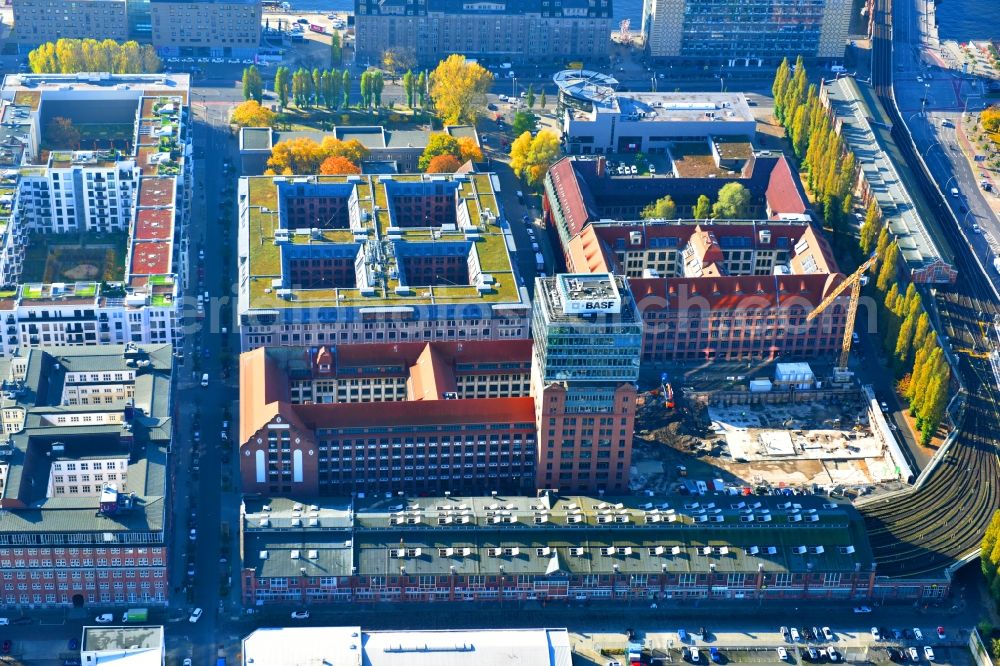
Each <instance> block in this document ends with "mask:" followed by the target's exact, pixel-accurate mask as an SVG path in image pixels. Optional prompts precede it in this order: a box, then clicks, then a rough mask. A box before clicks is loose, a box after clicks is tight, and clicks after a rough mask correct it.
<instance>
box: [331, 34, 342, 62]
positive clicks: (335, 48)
mask: <svg viewBox="0 0 1000 666" xmlns="http://www.w3.org/2000/svg"><path fill="white" fill-rule="evenodd" d="M343 61H344V47H343V45H342V44H341V43H340V33H339V32H337V31H336V30H334V31H333V34H332V35H330V67H337V66H339V65H340V64H341V63H343Z"/></svg>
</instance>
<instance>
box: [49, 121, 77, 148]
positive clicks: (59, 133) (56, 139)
mask: <svg viewBox="0 0 1000 666" xmlns="http://www.w3.org/2000/svg"><path fill="white" fill-rule="evenodd" d="M43 143H44V145H45V146H46V147H51V148H53V149H55V150H77V149H78V148H79V147H80V130H78V129H77V128H76V126H74V125H73V121H72V120H70V119H69V118H64V117H62V116H55V117H54V118H53V119H52V120H50V121H49V123H48V124H47V125H46V126H45V136H44V141H43Z"/></svg>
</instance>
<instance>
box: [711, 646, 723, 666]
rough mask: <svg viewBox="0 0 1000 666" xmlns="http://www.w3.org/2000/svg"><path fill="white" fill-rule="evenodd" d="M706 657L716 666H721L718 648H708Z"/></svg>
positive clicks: (720, 654) (720, 655)
mask: <svg viewBox="0 0 1000 666" xmlns="http://www.w3.org/2000/svg"><path fill="white" fill-rule="evenodd" d="M708 656H709V657H710V658H711V659H712V661H713V662H715V663H716V664H721V663H722V653H721V652H719V648H717V647H710V648H708Z"/></svg>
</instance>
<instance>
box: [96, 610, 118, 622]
mask: <svg viewBox="0 0 1000 666" xmlns="http://www.w3.org/2000/svg"><path fill="white" fill-rule="evenodd" d="M114 621H115V616H114V615H112V614H111V613H104V614H103V615H98V616H97V617H95V618H94V622H96V623H97V624H111V623H112V622H114Z"/></svg>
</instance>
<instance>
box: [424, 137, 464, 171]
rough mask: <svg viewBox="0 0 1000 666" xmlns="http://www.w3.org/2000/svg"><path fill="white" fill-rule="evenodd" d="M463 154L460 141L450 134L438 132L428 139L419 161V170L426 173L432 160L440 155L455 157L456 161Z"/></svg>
mask: <svg viewBox="0 0 1000 666" xmlns="http://www.w3.org/2000/svg"><path fill="white" fill-rule="evenodd" d="M461 154H462V147H461V145H459V143H458V139H456V138H455V137H453V136H452V135H450V134H445V133H444V132H437V133H434V134H431V135H430V137H428V139H427V145H426V146H425V147H424V152H423V153H421V155H420V159H419V160H417V168H418V169H420V170H421V171H426V170H427V166H428V165H429V164H430V162H431V160H433V159H434V158H435V157H437V156H438V155H453V156H454V157H455V158H456V159H459V158H460V156H461Z"/></svg>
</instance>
